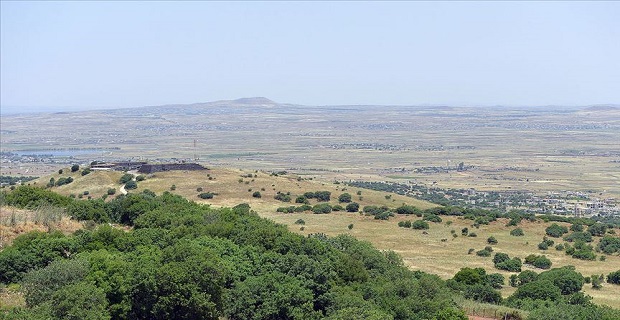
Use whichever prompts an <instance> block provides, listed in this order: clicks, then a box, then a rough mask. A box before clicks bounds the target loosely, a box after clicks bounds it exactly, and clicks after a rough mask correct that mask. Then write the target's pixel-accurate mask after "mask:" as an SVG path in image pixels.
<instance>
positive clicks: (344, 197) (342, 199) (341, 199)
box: [338, 192, 351, 202]
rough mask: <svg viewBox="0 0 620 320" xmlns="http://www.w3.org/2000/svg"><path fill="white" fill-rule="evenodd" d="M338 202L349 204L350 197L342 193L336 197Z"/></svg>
mask: <svg viewBox="0 0 620 320" xmlns="http://www.w3.org/2000/svg"><path fill="white" fill-rule="evenodd" d="M338 202H351V195H350V194H348V193H346V192H345V193H343V194H341V195H340V196H338Z"/></svg>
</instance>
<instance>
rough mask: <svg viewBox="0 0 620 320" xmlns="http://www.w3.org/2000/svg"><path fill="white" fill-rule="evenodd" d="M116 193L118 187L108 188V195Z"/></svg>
mask: <svg viewBox="0 0 620 320" xmlns="http://www.w3.org/2000/svg"><path fill="white" fill-rule="evenodd" d="M115 193H116V189H114V188H108V195H109V196H111V195H113V194H115Z"/></svg>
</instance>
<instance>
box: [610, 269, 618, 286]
mask: <svg viewBox="0 0 620 320" xmlns="http://www.w3.org/2000/svg"><path fill="white" fill-rule="evenodd" d="M607 283H613V284H620V270H618V271H614V272H612V273H610V274H608V275H607Z"/></svg>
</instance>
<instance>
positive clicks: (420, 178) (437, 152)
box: [1, 98, 620, 198]
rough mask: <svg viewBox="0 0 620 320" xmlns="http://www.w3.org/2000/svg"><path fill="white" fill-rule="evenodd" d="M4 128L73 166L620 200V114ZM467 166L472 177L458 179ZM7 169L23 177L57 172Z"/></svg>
mask: <svg viewBox="0 0 620 320" xmlns="http://www.w3.org/2000/svg"><path fill="white" fill-rule="evenodd" d="M1 121H2V138H1V139H2V151H3V152H22V153H24V152H30V153H32V152H35V153H36V152H40V153H43V154H45V153H46V152H47V153H50V152H52V151H55V152H57V153H59V152H60V151H58V150H62V152H60V153H62V156H63V157H64V158H63V157H60V158H61V159H63V161H66V162H71V161H73V162H76V161H77V162H82V163H89V162H90V161H93V160H107V161H110V160H131V159H133V160H148V161H155V162H157V161H174V160H175V159H176V160H180V159H187V160H191V161H193V159H194V158H198V159H199V160H198V162H200V163H202V164H204V165H206V166H209V167H224V168H241V169H246V170H256V169H258V170H265V171H272V170H287V171H291V172H296V173H298V174H303V175H309V176H316V177H319V178H321V179H322V180H325V181H329V180H334V179H337V180H345V179H366V178H368V177H371V178H373V179H382V180H393V181H402V180H403V179H405V180H412V181H415V182H418V183H424V184H428V185H437V186H439V187H442V188H476V189H477V190H529V191H532V192H537V193H547V192H557V191H560V190H571V191H576V192H585V193H588V194H592V195H596V196H599V197H601V198H604V197H615V198H620V146H619V145H618V143H617V141H620V109H618V108H614V107H608V108H603V107H601V108H597V107H592V108H589V107H580V108H562V107H557V108H514V107H513V108H509V107H497V108H473V107H424V106H318V107H316V106H300V105H294V104H280V103H276V102H273V101H270V100H268V99H264V98H254V99H240V100H233V101H217V102H210V103H201V104H192V105H171V106H160V107H144V108H133V109H116V110H107V111H89V112H75V113H50V114H36V115H29V114H23V115H9V116H3V117H2V119H1ZM40 123H46V124H47V125H46V126H40V125H39V124H40ZM3 159H4V158H3ZM460 163H463V166H464V169H465V170H462V171H459V172H457V171H456V170H454V169H456V167H457V165H458V164H460ZM1 165H2V172H3V173H6V174H9V173H10V174H13V175H15V174H27V173H26V171H28V172H30V173H31V174H32V172H41V170H39V167H40V166H50V165H52V163H50V162H43V163H41V162H40V161H39V162H37V163H32V162H30V163H29V162H18V163H16V162H8V161H6V160H3V162H2V164H1ZM451 169H452V170H451ZM48 172H49V171H48Z"/></svg>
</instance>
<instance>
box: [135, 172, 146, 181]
mask: <svg viewBox="0 0 620 320" xmlns="http://www.w3.org/2000/svg"><path fill="white" fill-rule="evenodd" d="M144 180H146V177H145V176H144V175H143V174H141V175H138V176H137V177H136V181H144Z"/></svg>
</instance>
